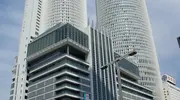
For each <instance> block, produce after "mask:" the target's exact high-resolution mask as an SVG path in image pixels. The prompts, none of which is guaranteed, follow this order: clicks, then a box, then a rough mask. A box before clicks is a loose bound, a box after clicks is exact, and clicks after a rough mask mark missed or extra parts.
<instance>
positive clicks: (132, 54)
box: [129, 51, 137, 56]
mask: <svg viewBox="0 0 180 100" xmlns="http://www.w3.org/2000/svg"><path fill="white" fill-rule="evenodd" d="M136 54H137V52H136V51H133V52H131V53H129V56H134V55H136Z"/></svg>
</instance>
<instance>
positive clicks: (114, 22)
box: [96, 0, 162, 100]
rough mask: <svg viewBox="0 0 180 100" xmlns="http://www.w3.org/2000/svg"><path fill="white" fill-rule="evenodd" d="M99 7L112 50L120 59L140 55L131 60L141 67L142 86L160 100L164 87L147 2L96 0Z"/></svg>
mask: <svg viewBox="0 0 180 100" xmlns="http://www.w3.org/2000/svg"><path fill="white" fill-rule="evenodd" d="M96 6H97V26H98V29H100V30H103V31H106V33H108V34H109V35H110V36H111V37H112V40H113V48H114V50H115V52H117V53H119V54H120V55H123V54H126V53H128V52H129V51H132V50H133V49H135V50H136V51H137V52H138V54H137V55H136V56H135V57H133V58H130V59H131V60H132V61H134V62H135V63H136V64H137V65H138V67H139V71H140V76H141V80H140V81H139V82H140V84H141V85H144V86H147V87H149V88H151V89H153V90H154V93H155V95H156V96H157V98H156V99H160V98H161V93H162V91H161V89H162V88H161V87H162V85H161V84H162V83H161V80H160V69H159V64H158V60H157V56H156V50H155V45H154V41H153V37H152V29H151V26H150V21H149V16H148V12H147V7H146V1H145V0H96ZM160 100H161V99H160Z"/></svg>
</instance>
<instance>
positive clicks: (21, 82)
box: [10, 0, 87, 100]
mask: <svg viewBox="0 0 180 100" xmlns="http://www.w3.org/2000/svg"><path fill="white" fill-rule="evenodd" d="M86 13H87V12H86V0H78V1H73V0H26V1H25V8H24V19H23V22H22V30H21V33H20V41H19V53H18V56H17V58H16V59H17V62H16V65H15V66H14V67H13V70H12V71H13V79H12V80H13V82H12V84H13V85H14V87H16V88H13V91H14V92H13V93H12V94H11V97H10V100H24V99H26V98H25V97H26V96H27V93H26V92H27V91H26V90H27V83H28V81H27V80H26V76H27V73H26V72H27V70H26V68H27V66H26V64H27V62H26V57H27V47H28V43H30V42H31V41H32V40H33V39H34V38H36V37H37V36H38V35H40V34H41V33H43V32H44V31H46V30H47V29H48V28H51V27H53V26H54V25H56V24H57V23H59V22H62V23H66V22H69V23H71V24H72V25H74V26H77V27H86V24H87V21H86V16H87V14H86Z"/></svg>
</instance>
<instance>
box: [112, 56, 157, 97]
mask: <svg viewBox="0 0 180 100" xmlns="http://www.w3.org/2000/svg"><path fill="white" fill-rule="evenodd" d="M118 57H120V56H119V55H118V54H117V53H115V58H118ZM116 65H117V67H120V75H121V85H120V87H119V85H118V83H117V86H118V87H119V89H120V91H121V93H122V94H121V96H122V98H123V100H153V98H154V96H153V91H152V90H151V89H149V88H147V87H145V86H142V85H140V84H139V83H138V80H140V76H139V69H138V67H137V66H136V65H135V64H134V63H132V62H131V61H129V60H127V59H122V60H120V61H119V62H117V64H116ZM116 71H118V70H116ZM116 74H117V72H116ZM116 78H117V80H118V76H117V77H116Z"/></svg>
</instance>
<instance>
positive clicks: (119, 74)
mask: <svg viewBox="0 0 180 100" xmlns="http://www.w3.org/2000/svg"><path fill="white" fill-rule="evenodd" d="M135 54H137V52H136V51H132V52H130V53H128V54H125V55H124V56H121V57H119V58H117V59H115V60H113V61H111V62H110V63H108V64H106V65H104V66H102V67H101V70H104V69H106V68H107V67H108V66H110V65H113V64H114V63H116V62H118V61H121V60H122V59H124V58H126V57H129V56H134V55H135ZM115 67H116V66H115ZM116 68H117V71H118V85H119V86H118V87H119V91H118V94H119V100H123V98H122V96H121V94H122V93H121V90H122V89H121V86H120V84H121V73H120V67H116Z"/></svg>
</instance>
